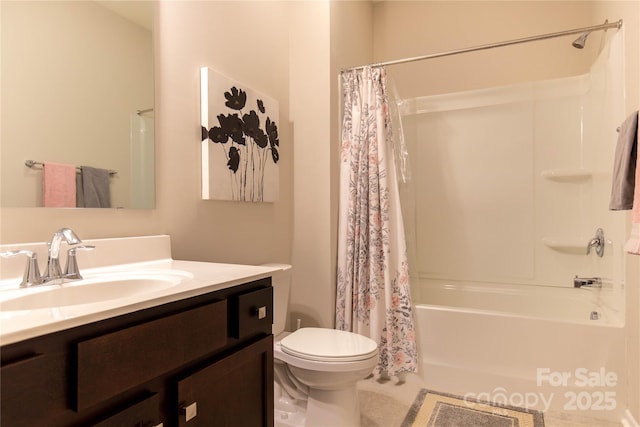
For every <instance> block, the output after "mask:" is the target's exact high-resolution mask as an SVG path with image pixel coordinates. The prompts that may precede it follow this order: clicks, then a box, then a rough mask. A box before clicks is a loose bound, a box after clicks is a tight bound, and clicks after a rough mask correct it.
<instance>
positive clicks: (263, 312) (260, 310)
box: [256, 305, 267, 319]
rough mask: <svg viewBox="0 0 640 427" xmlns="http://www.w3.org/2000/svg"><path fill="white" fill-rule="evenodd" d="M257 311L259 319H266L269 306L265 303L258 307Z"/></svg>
mask: <svg viewBox="0 0 640 427" xmlns="http://www.w3.org/2000/svg"><path fill="white" fill-rule="evenodd" d="M256 313H257V314H258V319H264V318H265V317H267V307H266V306H264V305H263V306H262V307H258V309H257V310H256Z"/></svg>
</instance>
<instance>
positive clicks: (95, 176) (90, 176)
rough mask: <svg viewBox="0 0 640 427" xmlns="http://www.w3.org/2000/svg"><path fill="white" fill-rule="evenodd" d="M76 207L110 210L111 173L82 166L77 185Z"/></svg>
mask: <svg viewBox="0 0 640 427" xmlns="http://www.w3.org/2000/svg"><path fill="white" fill-rule="evenodd" d="M76 206H78V207H79V208H110V207H111V188H110V182H109V171H108V170H106V169H98V168H92V167H91V166H81V167H80V174H79V175H78V177H77V185H76Z"/></svg>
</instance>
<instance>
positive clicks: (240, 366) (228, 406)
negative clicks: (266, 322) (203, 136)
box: [178, 335, 273, 427]
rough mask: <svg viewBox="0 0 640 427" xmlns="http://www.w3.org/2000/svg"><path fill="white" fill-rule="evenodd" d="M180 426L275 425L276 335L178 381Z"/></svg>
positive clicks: (251, 426) (233, 426)
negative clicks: (274, 378) (274, 369)
mask: <svg viewBox="0 0 640 427" xmlns="http://www.w3.org/2000/svg"><path fill="white" fill-rule="evenodd" d="M178 406H179V407H180V409H181V410H180V415H179V423H178V425H179V426H181V427H182V426H185V427H198V426H201V427H222V426H229V427H242V426H247V427H257V426H265V427H272V426H273V336H271V335H269V336H268V337H265V338H262V339H260V340H259V341H256V342H254V343H253V344H250V345H248V346H246V347H244V348H243V349H241V350H238V351H237V352H235V353H233V354H231V355H230V356H227V357H225V358H224V359H222V360H219V361H216V362H214V363H212V364H211V365H208V366H207V367H205V368H203V369H201V370H199V371H198V372H196V373H194V374H193V375H191V376H189V377H187V378H184V379H183V380H181V381H179V382H178Z"/></svg>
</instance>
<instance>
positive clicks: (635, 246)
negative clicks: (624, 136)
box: [620, 111, 640, 255]
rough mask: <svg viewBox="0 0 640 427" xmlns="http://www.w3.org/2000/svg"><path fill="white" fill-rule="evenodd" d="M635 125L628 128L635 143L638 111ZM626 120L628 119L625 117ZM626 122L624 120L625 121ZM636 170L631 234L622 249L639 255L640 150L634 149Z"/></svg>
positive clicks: (621, 130) (636, 139)
mask: <svg viewBox="0 0 640 427" xmlns="http://www.w3.org/2000/svg"><path fill="white" fill-rule="evenodd" d="M634 114H635V117H636V120H635V127H634V128H633V129H629V131H630V132H629V133H630V136H629V137H630V138H635V141H636V143H637V141H638V119H637V116H638V112H637V111H636V112H635V113H634ZM627 120H628V119H627ZM625 123H626V121H625ZM623 128H624V123H623V126H622V128H621V129H620V132H621V133H622V132H623V131H624V130H625V129H623ZM636 155H637V156H638V157H637V158H636V170H635V184H634V189H633V207H632V209H631V234H630V235H629V240H627V243H626V245H625V247H624V249H625V250H626V251H627V252H628V253H630V254H634V255H640V150H636Z"/></svg>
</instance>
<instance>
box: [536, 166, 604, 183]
mask: <svg viewBox="0 0 640 427" xmlns="http://www.w3.org/2000/svg"><path fill="white" fill-rule="evenodd" d="M591 175H592V173H591V171H590V170H588V169H546V170H543V171H542V172H540V176H542V177H543V178H546V179H549V180H551V181H560V182H571V181H573V182H578V181H586V180H587V179H589V178H591Z"/></svg>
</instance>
